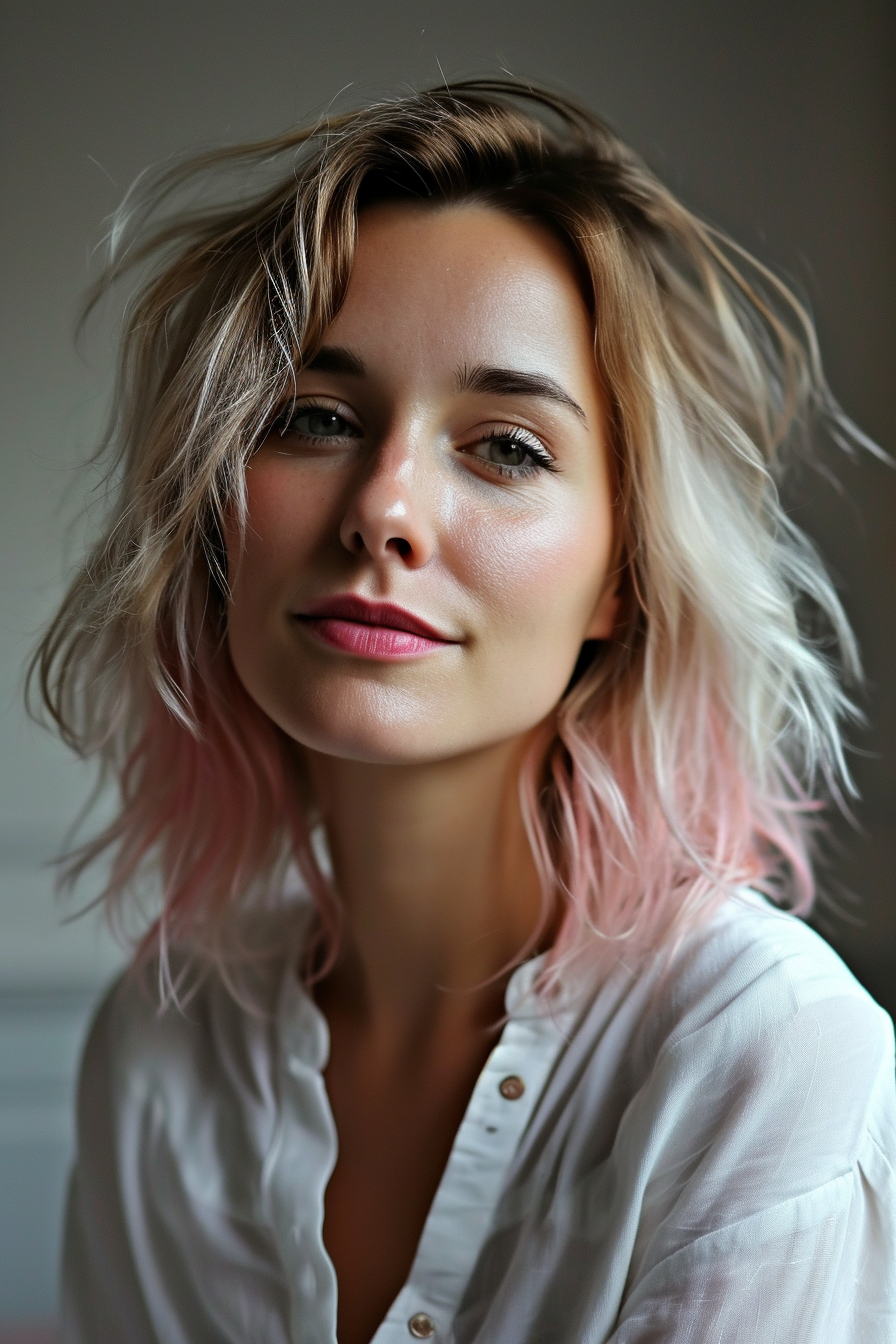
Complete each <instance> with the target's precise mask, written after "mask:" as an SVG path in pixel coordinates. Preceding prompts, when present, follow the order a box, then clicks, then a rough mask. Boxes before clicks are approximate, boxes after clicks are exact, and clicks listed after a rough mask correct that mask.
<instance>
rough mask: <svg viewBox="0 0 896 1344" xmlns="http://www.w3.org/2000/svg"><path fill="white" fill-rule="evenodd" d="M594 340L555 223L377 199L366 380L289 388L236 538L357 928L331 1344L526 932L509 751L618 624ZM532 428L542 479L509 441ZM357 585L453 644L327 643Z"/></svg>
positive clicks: (371, 223)
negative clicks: (336, 605) (522, 379)
mask: <svg viewBox="0 0 896 1344" xmlns="http://www.w3.org/2000/svg"><path fill="white" fill-rule="evenodd" d="M593 346H594V339H593V328H592V319H591V317H590V314H589V311H588V308H587V306H586V304H585V302H584V300H583V298H582V296H581V294H580V291H579V288H578V285H577V282H576V278H575V275H574V273H573V270H572V267H571V265H570V263H569V261H568V259H567V257H566V254H565V253H564V251H563V248H562V246H561V245H560V244H559V243H558V242H557V241H555V240H554V239H553V238H552V236H551V235H550V234H549V233H547V232H546V231H544V230H542V229H541V228H539V227H538V226H536V225H533V224H530V223H527V222H523V221H520V220H516V219H513V218H512V217H510V216H506V215H503V214H501V213H499V212H497V211H495V210H492V209H489V208H486V207H481V206H463V207H452V208H439V209H433V208H428V207H423V206H412V205H404V204H402V205H400V206H395V205H389V206H378V207H375V208H373V209H371V210H369V211H367V212H366V213H365V214H364V215H363V216H362V218H361V221H360V226H359V241H358V250H357V257H356V261H355V265H354V269H353V272H352V277H351V281H350V284H349V289H348V294H347V297H346V301H345V304H344V306H343V307H342V309H341V311H340V312H339V314H338V315H337V317H336V318H335V320H334V322H333V323H332V326H331V328H330V330H329V331H328V332H327V333H326V337H325V340H324V348H325V350H328V351H332V350H333V349H334V348H335V349H337V350H340V351H343V352H346V351H347V352H349V353H350V355H351V356H352V359H353V360H354V366H350V365H349V364H348V363H347V362H346V360H345V357H344V355H342V356H339V357H333V356H332V354H331V355H329V356H327V355H325V356H324V360H323V363H322V364H321V366H320V367H318V368H317V369H315V368H314V367H310V368H306V369H304V370H303V371H302V372H301V373H300V374H299V377H298V387H297V390H298V398H299V400H298V403H297V412H298V414H297V415H294V416H293V419H292V421H291V424H290V426H289V428H288V430H287V432H285V433H281V432H280V431H279V430H274V431H273V432H272V433H271V434H269V435H268V437H267V438H266V440H265V441H264V443H263V444H262V445H261V447H260V448H259V450H258V451H257V453H256V454H255V455H254V457H253V458H252V460H251V462H250V464H249V466H248V468H247V478H246V479H247V490H248V505H249V527H248V530H247V533H246V536H245V539H244V542H243V544H242V545H241V544H240V539H239V537H238V536H237V535H236V531H235V529H233V528H231V529H230V533H229V535H228V537H227V544H228V563H229V572H230V575H231V582H232V601H231V609H230V613H229V636H228V637H229V647H230V652H231V656H232V658H233V662H234V665H235V667H236V669H237V672H238V675H239V676H240V678H241V680H242V681H243V683H244V685H245V686H246V688H247V690H248V691H249V693H250V694H251V695H252V696H253V697H254V699H255V700H256V701H257V703H258V704H259V705H260V706H261V707H262V708H263V709H264V710H265V711H266V713H267V714H268V715H269V716H270V717H271V718H272V719H273V720H274V722H276V723H277V724H278V725H279V726H280V728H281V729H283V731H284V732H285V733H286V734H288V736H289V737H291V738H292V739H293V740H294V741H295V742H296V743H297V744H298V745H299V748H300V749H301V750H302V752H303V754H304V757H305V759H306V762H307V765H308V768H309V771H310V774H311V779H312V783H313V786H314V788H315V790H316V792H317V794H318V797H319V799H320V801H321V805H322V809H323V812H324V816H325V822H326V826H327V832H328V837H329V842H330V848H331V852H332V855H333V863H334V872H335V878H336V882H337V886H338V889H339V891H340V895H341V897H342V899H343V901H344V905H345V910H346V929H345V937H344V946H343V951H342V954H341V957H340V960H339V963H338V965H337V966H336V967H335V969H334V971H333V972H332V974H331V975H330V976H329V977H328V978H327V980H326V981H324V982H323V983H322V984H321V985H319V986H318V988H317V990H316V994H317V999H318V1002H319V1004H320V1007H321V1008H322V1010H323V1012H324V1014H325V1016H326V1017H327V1021H328V1024H329V1027H330V1035H331V1054H330V1062H329V1064H328V1066H327V1070H326V1080H327V1087H328V1092H329V1096H330V1101H331V1105H332V1108H333V1113H334V1118H335V1121H336V1126H337V1131H338V1134H339V1158H338V1162H337V1166H336V1169H335V1172H334V1174H333V1177H332V1179H331V1181H330V1184H329V1187H328V1190H327V1195H326V1205H325V1223H324V1239H325V1242H326V1245H327V1249H328V1251H329V1253H330V1256H331V1258H332V1260H333V1263H334V1265H335V1268H336V1273H337V1278H338V1282H339V1316H338V1325H337V1332H338V1338H339V1341H340V1344H367V1341H369V1340H370V1338H371V1336H372V1335H373V1334H374V1333H375V1331H376V1328H377V1327H378V1325H379V1323H380V1322H381V1320H382V1318H383V1316H384V1315H385V1313H386V1311H387V1310H388V1307H389V1305H390V1303H391V1301H392V1300H393V1298H394V1296H395V1295H396V1293H397V1292H398V1290H399V1289H400V1287H401V1285H402V1283H403V1282H404V1279H405V1278H406V1276H407V1273H408V1270H409V1268H410V1263H411V1260H412V1258H413V1255H414V1251H415V1249H416V1245H417V1241H418V1239H419V1236H420V1233H421V1231H422V1227H423V1223H424V1221H425V1217H426V1213H427V1211H428V1209H429V1205H430V1203H431V1201H432V1198H433V1195H434V1193H435V1190H436V1187H437V1185H438V1181H439V1178H440V1176H441V1173H442V1170H443V1168H444V1165H445V1162H446V1160H447V1157H448V1154H449V1151H450V1148H451V1143H452V1140H453V1138H454V1134H455V1132H456V1130H457V1127H458V1125H459V1123H460V1120H461V1118H462V1116H463V1112H464V1109H465V1107H466V1104H467V1101H468V1099H469V1095H470V1092H471V1090H472V1088H473V1086H474V1084H475V1081H476V1077H477V1076H478V1073H479V1071H480V1069H481V1067H482V1065H483V1063H484V1061H485V1058H486V1057H487V1055H488V1052H489V1050H490V1049H491V1046H492V1044H493V1043H494V1039H495V1034H496V1028H495V1025H494V1024H495V1022H496V1021H497V1020H498V1019H499V1018H500V1015H501V1012H502V1009H503V991H504V986H505V984H506V980H507V976H508V971H507V963H508V962H510V961H511V960H512V958H513V957H514V956H515V955H516V954H517V953H518V952H519V949H520V948H521V947H522V946H523V945H524V944H525V942H526V940H527V938H529V936H530V935H531V934H532V933H533V930H534V929H535V928H536V926H537V922H538V919H539V914H540V912H541V903H542V897H541V892H540V887H539V883H538V879H537V876H536V873H535V869H534V865H533V862H532V858H531V855H530V853H529V850H528V845H527V843H526V839H525V834H524V831H523V827H522V821H521V817H520V813H519V805H518V801H517V795H516V773H517V768H518V764H519V760H520V758H521V755H522V753H523V752H524V751H525V749H526V746H527V744H528V743H529V741H530V739H531V736H532V734H533V732H535V731H537V729H538V727H539V725H540V724H542V723H543V722H544V721H545V720H546V719H548V718H549V717H550V715H551V714H552V712H553V710H554V709H555V707H556V705H557V702H558V700H559V699H560V697H561V695H562V693H563V691H564V689H565V687H566V685H567V683H568V681H569V677H570V675H571V673H572V670H573V667H574V665H575V662H576V658H577V656H578V653H579V651H580V649H581V646H582V642H583V640H585V639H604V638H608V637H610V635H611V634H612V630H613V622H614V618H615V613H616V605H617V601H616V595H615V578H614V575H613V572H612V567H613V508H612V481H611V473H610V468H609V453H608V446H607V443H608V433H607V418H606V411H605V405H606V403H605V396H604V393H603V390H602V387H601V382H600V379H599V376H598V373H597V369H596V367H595V363H594V354H593ZM361 366H363V372H362V369H361ZM489 368H497V369H500V370H505V371H507V370H509V371H514V372H516V373H518V374H523V375H529V376H531V377H536V378H539V379H541V380H550V383H549V384H548V383H547V382H543V385H541V386H540V388H539V387H533V386H528V387H527V386H519V385H518V386H516V387H514V385H513V383H512V381H508V379H507V378H506V377H503V378H500V377H499V378H495V377H485V376H483V374H482V370H484V369H489ZM558 389H559V390H560V391H558ZM546 391H549V392H550V393H551V395H542V394H541V393H544V392H546ZM536 393H539V394H538V395H536ZM561 393H562V395H561ZM564 398H565V400H564ZM570 403H574V404H570ZM518 433H522V434H523V436H524V439H525V442H526V444H528V445H529V446H532V447H533V450H534V451H535V452H536V454H537V455H538V456H539V458H540V459H541V460H543V461H545V462H550V464H551V466H552V467H553V468H554V469H553V470H549V469H546V467H545V466H542V465H538V466H533V464H532V459H531V458H530V457H528V456H527V453H526V451H525V450H523V449H520V447H519V445H518V444H516V445H514V444H513V443H508V442H507V436H508V435H511V436H513V435H514V434H518ZM496 435H497V436H499V438H500V436H503V438H501V441H500V442H497V443H496V442H492V439H494V437H495V436H496ZM489 436H491V438H490V437H489ZM514 463H518V464H520V465H521V466H522V467H523V468H526V466H527V465H528V470H520V469H519V466H514V465H513V464H514ZM345 593H352V594H355V595H360V596H362V597H364V598H367V599H369V600H371V601H380V602H390V603H394V604H397V605H398V606H400V607H402V608H404V609H405V610H407V611H410V612H411V613H413V614H414V615H416V616H417V617H419V618H422V619H423V620H424V621H426V622H427V623H428V625H429V626H432V627H434V628H435V630H436V631H437V632H438V633H439V634H440V635H441V636H443V639H442V641H441V642H436V643H434V644H433V645H432V647H431V648H428V649H427V650H426V651H425V652H422V653H419V654H418V655H417V656H411V657H406V658H400V659H398V660H391V661H383V660H378V659H376V658H373V657H366V656H363V655H361V654H359V653H357V652H348V651H345V650H344V649H340V648H334V647H333V646H332V645H331V644H329V643H327V642H326V641H325V640H324V639H323V638H322V637H321V635H320V629H319V627H317V626H315V624H314V622H313V621H309V620H307V619H303V615H302V614H303V613H304V614H306V615H307V613H308V610H309V608H310V607H312V606H313V605H314V604H315V603H319V602H321V601H324V600H326V599H328V598H332V597H334V596H335V595H337V594H345ZM549 934H550V926H549V927H548V930H547V935H548V936H549Z"/></svg>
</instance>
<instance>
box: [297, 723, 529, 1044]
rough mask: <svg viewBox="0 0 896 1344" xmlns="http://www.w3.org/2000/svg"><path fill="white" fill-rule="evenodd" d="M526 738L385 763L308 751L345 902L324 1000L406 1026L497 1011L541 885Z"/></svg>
mask: <svg viewBox="0 0 896 1344" xmlns="http://www.w3.org/2000/svg"><path fill="white" fill-rule="evenodd" d="M525 746H526V743H525V742H524V741H520V740H516V741H513V742H510V743H506V742H505V743H501V744H499V745H497V746H494V747H489V748H487V749H485V750H482V751H479V752H476V753H475V754H470V755H468V756H462V757H457V758H454V759H452V760H448V761H439V762H435V763H426V764H422V765H412V766H408V765H400V766H393V765H377V764H367V763H363V762H357V761H348V760H341V759H338V758H334V757H329V756H326V757H325V756H321V755H317V754H314V753H310V752H309V764H310V767H311V772H312V778H313V782H314V786H315V790H316V792H317V794H318V796H319V798H320V800H321V804H322V807H323V810H324V815H325V822H326V829H327V835H328V839H329V844H330V850H331V854H332V859H333V869H334V877H335V881H336V886H337V888H338V891H339V894H340V897H341V899H342V901H343V903H344V908H345V914H346V924H345V933H344V945H343V946H344V950H343V953H342V955H341V957H340V961H339V964H338V966H337V967H336V968H335V970H334V972H333V974H332V976H331V977H330V980H329V983H328V985H327V986H326V988H325V993H326V996H327V999H328V1000H329V1002H330V1003H331V1004H333V1003H335V1004H337V1005H338V1009H339V1011H340V1012H343V1013H345V1012H347V1013H349V1014H351V1015H352V1016H353V1017H355V1019H356V1021H357V1022H358V1023H359V1024H360V1023H362V1022H363V1023H364V1024H365V1025H366V1027H367V1028H368V1029H371V1030H374V1031H376V1032H378V1033H379V1032H383V1033H385V1034H386V1035H387V1036H389V1037H392V1038H393V1039H394V1040H395V1041H396V1043H397V1042H398V1041H399V1040H400V1038H402V1037H405V1036H411V1035H414V1036H416V1035H419V1033H420V1032H430V1031H433V1030H437V1029H438V1023H439V1022H440V1021H444V1019H445V1018H446V1017H447V1018H455V1019H456V1018H466V1019H467V1020H468V1021H469V1022H470V1023H471V1025H472V1024H473V1023H474V1022H477V1021H479V1022H484V1021H485V1020H490V1021H491V1022H494V1020H495V1017H496V1016H497V1017H500V1015H501V1011H502V999H501V995H502V993H503V981H504V979H506V977H499V979H498V980H497V981H496V982H494V983H492V984H491V985H485V984H484V982H487V981H489V979H490V978H491V977H495V976H496V975H497V973H499V972H500V971H501V970H502V968H503V967H505V966H506V964H507V963H508V962H509V961H511V960H512V959H513V958H514V957H515V956H516V955H517V954H518V952H519V951H520V949H521V948H522V947H523V946H524V945H525V944H526V942H527V941H528V939H529V938H530V937H531V935H532V934H533V932H534V931H535V929H536V926H537V924H538V919H539V915H540V913H541V889H540V884H539V880H538V875H537V872H536V869H535V865H534V862H533V859H532V855H531V851H530V847H529V843H528V840H527V838H526V834H525V828H524V825H523V820H522V816H521V813H520V806H519V797H518V787H517V780H518V775H519V765H520V760H521V756H522V753H523V751H524V749H525Z"/></svg>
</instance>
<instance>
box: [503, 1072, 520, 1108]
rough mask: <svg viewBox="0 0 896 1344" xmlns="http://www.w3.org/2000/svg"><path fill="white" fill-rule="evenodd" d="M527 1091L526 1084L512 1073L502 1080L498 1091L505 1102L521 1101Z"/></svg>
mask: <svg viewBox="0 0 896 1344" xmlns="http://www.w3.org/2000/svg"><path fill="white" fill-rule="evenodd" d="M525 1090H526V1084H525V1083H524V1082H523V1080H522V1078H518V1077H517V1075H516V1074H515V1073H511V1074H510V1075H509V1076H508V1077H507V1078H502V1079H501V1081H500V1083H499V1084H498V1091H499V1092H500V1093H501V1096H502V1097H503V1098H504V1100H505V1101H519V1099H520V1097H521V1096H522V1095H523V1093H524V1092H525Z"/></svg>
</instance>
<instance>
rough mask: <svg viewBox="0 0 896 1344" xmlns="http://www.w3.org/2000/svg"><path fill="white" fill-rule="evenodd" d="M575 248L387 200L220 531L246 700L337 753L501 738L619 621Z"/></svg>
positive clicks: (452, 746)
mask: <svg viewBox="0 0 896 1344" xmlns="http://www.w3.org/2000/svg"><path fill="white" fill-rule="evenodd" d="M593 351H594V339H593V331H592V325H591V319H590V317H589V313H588V310H587V307H586V305H585V303H584V301H583V299H582V296H581V294H580V292H579V288H578V285H577V283H576V279H575V276H574V273H573V271H572V268H571V266H570V263H569V261H568V260H567V258H566V256H565V254H564V252H563V249H562V248H561V246H560V244H559V243H557V242H556V241H555V240H554V239H553V238H552V237H551V235H550V234H548V233H547V232H546V231H542V230H541V229H540V228H539V227H537V226H534V225H531V224H528V223H525V222H522V221H519V220H516V219H513V218H511V217H510V216H507V215H504V214H502V213H500V212H498V211H497V210H493V209H490V208H487V207H484V206H463V207H452V208H439V209H434V208H428V207H423V206H411V205H403V204H402V205H399V206H393V205H388V206H377V207H375V208H372V209H370V210H368V211H367V212H365V213H364V214H363V215H362V217H361V220H360V228H359V238H358V248H357V255H356V259H355V263H354V269H353V271H352V275H351V280H350V283H349V287H348V293H347V296H346V300H345V303H344V305H343V307H342V309H341V310H340V312H339V314H338V316H337V317H336V318H335V320H334V321H333V323H332V325H331V326H330V328H329V330H328V331H327V333H326V336H325V339H324V342H323V347H322V349H321V351H320V353H319V354H318V356H317V358H316V359H315V360H314V361H313V362H312V363H311V364H310V365H309V366H308V367H306V368H304V369H303V370H302V372H301V373H300V374H299V376H298V384H297V393H298V395H297V401H296V405H295V408H294V411H293V412H292V418H291V420H290V422H289V425H288V428H287V429H286V430H285V432H284V433H282V434H281V432H280V431H279V430H274V431H272V432H271V433H270V434H268V436H267V438H266V439H265V440H264V442H263V443H262V445H261V446H260V448H259V449H258V451H257V452H256V453H255V455H254V456H253V457H252V459H251V461H250V462H249V464H248V467H247V471H246V482H247V490H248V509H249V521H248V530H247V533H246V539H245V546H244V549H243V550H242V551H240V549H239V542H238V538H237V536H236V530H235V529H233V528H231V529H230V534H229V535H228V538H227V544H228V564H229V572H230V576H231V584H232V601H231V607H230V612H229V620H228V637H229V645H230V652H231V656H232V658H233V662H234V665H235V667H236V670H237V673H238V675H239V677H240V679H241V680H242V682H243V684H244V685H245V687H246V689H247V690H248V691H249V693H250V695H251V696H252V697H253V698H254V699H255V701H256V702H257V703H258V704H259V705H260V706H261V708H262V709H264V710H265V712H266V713H267V714H268V715H269V716H270V717H271V718H272V719H273V720H274V721H275V722H276V723H277V724H279V726H280V727H281V728H282V729H283V730H284V731H285V732H286V733H287V734H288V735H289V736H290V737H292V738H293V739H295V740H296V741H297V742H299V743H302V744H303V745H305V746H308V747H311V748H314V749H315V750H317V751H320V752H324V753H327V754H329V755H332V756H340V757H348V758H351V759H355V760H365V761H378V762H420V761H432V760H438V759H446V758H448V757H450V756H455V755H459V754H461V753H464V752H469V751H472V750H476V749H478V748H482V747H486V746H489V745H492V744H495V743H497V742H504V741H508V740H510V739H513V738H517V737H520V736H522V735H523V734H525V733H526V732H527V731H529V730H530V729H532V728H533V727H534V726H535V725H537V724H538V723H540V722H541V721H542V720H543V719H545V718H546V717H547V716H548V715H550V713H551V711H552V710H553V709H554V707H555V706H556V704H557V702H558V700H559V699H560V696H561V695H562V693H563V691H564V689H565V687H566V685H567V683H568V681H569V678H570V675H571V673H572V670H573V667H574V665H575V662H576V658H577V655H578V653H579V651H580V648H581V645H582V641H583V640H585V639H600V638H604V637H607V636H609V634H610V633H611V630H612V627H613V620H614V615H615V608H616V598H615V595H614V589H615V584H614V579H613V576H612V575H611V574H610V572H609V568H610V565H611V561H612V555H613V510H612V487H611V477H610V471H609V466H608V435H607V420H606V411H605V398H604V395H603V392H602V388H601V384H600V381H599V378H598V375H597V370H596V368H595V363H594V353H593Z"/></svg>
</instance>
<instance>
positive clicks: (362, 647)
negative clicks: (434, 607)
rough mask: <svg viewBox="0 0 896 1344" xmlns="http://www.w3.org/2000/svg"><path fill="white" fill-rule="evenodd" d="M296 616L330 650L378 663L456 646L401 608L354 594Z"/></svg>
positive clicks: (324, 601) (313, 604)
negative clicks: (370, 600) (371, 659)
mask: <svg viewBox="0 0 896 1344" xmlns="http://www.w3.org/2000/svg"><path fill="white" fill-rule="evenodd" d="M297 617H298V620H300V621H301V622H302V625H303V626H304V627H305V629H307V630H308V631H309V632H310V633H311V634H312V635H314V636H315V638H317V639H319V640H320V641H321V643H322V644H327V645H329V647H330V648H331V649H339V650H340V652H342V653H353V654H355V655H356V656H357V657H359V658H373V659H375V660H377V661H379V662H395V661H397V660H401V659H403V658H420V657H421V656H423V655H424V654H428V653H435V652H436V651H437V650H438V649H444V648H447V647H448V645H450V644H455V643H457V641H456V640H453V639H446V637H445V636H444V635H442V634H440V632H439V631H438V630H435V629H434V628H433V627H432V626H431V625H429V624H428V623H427V622H426V621H422V620H420V618H419V616H414V615H413V613H412V612H410V611H405V610H404V609H403V608H402V607H396V606H394V605H393V603H391V602H369V601H368V600H367V599H366V598H363V597H358V596H356V594H354V593H343V594H342V595H341V596H338V597H325V598H321V599H320V600H319V601H317V602H311V603H309V604H308V606H307V607H306V608H305V609H304V611H300V612H298V613H297Z"/></svg>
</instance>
